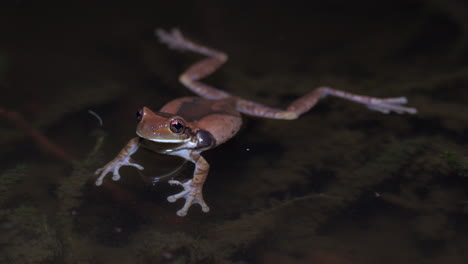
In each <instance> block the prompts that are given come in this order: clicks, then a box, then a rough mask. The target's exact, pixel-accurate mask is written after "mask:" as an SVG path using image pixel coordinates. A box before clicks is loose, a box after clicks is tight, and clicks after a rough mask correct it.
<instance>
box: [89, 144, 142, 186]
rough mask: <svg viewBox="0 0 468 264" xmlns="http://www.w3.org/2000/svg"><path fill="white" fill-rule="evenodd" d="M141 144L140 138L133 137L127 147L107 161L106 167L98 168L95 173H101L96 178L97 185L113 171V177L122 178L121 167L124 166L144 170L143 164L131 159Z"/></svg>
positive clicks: (116, 179) (115, 179) (114, 178)
mask: <svg viewBox="0 0 468 264" xmlns="http://www.w3.org/2000/svg"><path fill="white" fill-rule="evenodd" d="M139 146H140V138H139V137H134V138H132V139H131V140H130V141H129V142H128V143H127V145H125V147H123V148H122V150H121V151H120V152H119V154H117V156H116V157H115V158H114V159H113V160H111V161H110V162H109V163H107V164H106V165H105V166H104V167H102V168H99V169H97V170H96V172H95V173H94V174H96V175H97V174H100V175H99V178H98V179H97V180H96V185H98V186H99V185H101V184H102V180H103V179H104V177H105V176H106V175H107V174H108V173H109V172H111V171H112V174H113V176H112V179H113V180H114V181H118V180H119V179H120V174H119V169H120V167H122V166H133V167H136V168H137V169H139V170H143V166H141V165H139V164H136V163H134V162H132V161H131V158H130V156H131V155H132V154H133V153H135V152H136V151H137V150H138V148H139Z"/></svg>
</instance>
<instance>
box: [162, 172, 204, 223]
mask: <svg viewBox="0 0 468 264" xmlns="http://www.w3.org/2000/svg"><path fill="white" fill-rule="evenodd" d="M169 184H171V185H173V184H176V185H180V186H182V187H183V188H184V190H183V191H182V192H180V193H178V194H175V195H171V196H169V197H167V200H168V201H169V202H171V203H173V202H175V201H177V200H178V199H179V198H184V199H185V204H184V206H183V207H182V208H181V209H180V210H179V211H177V215H178V216H186V215H187V212H188V210H189V208H190V207H191V206H192V205H193V204H199V205H200V206H201V209H202V211H203V212H205V213H207V212H209V211H210V208H209V207H208V205H207V204H206V203H205V200H203V194H202V186H201V185H198V186H197V185H195V186H194V185H192V180H190V181H187V182H185V183H181V182H179V181H175V180H171V181H169Z"/></svg>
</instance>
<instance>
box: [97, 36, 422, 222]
mask: <svg viewBox="0 0 468 264" xmlns="http://www.w3.org/2000/svg"><path fill="white" fill-rule="evenodd" d="M155 35H156V36H157V38H158V39H159V41H160V42H161V43H163V44H165V45H167V46H168V47H169V48H170V49H175V50H179V51H190V52H194V53H198V54H199V55H203V56H205V57H204V58H202V59H200V60H199V61H197V62H195V63H194V64H192V65H191V66H189V67H188V69H187V70H185V71H184V72H183V73H182V74H181V75H180V76H179V81H180V82H181V83H182V84H183V85H184V86H185V87H186V88H188V89H189V90H191V91H192V92H194V93H195V94H196V95H197V96H191V97H181V98H178V99H174V100H172V101H170V102H168V103H166V104H165V105H163V106H162V108H160V109H159V110H158V111H152V110H151V109H150V108H148V107H146V106H144V107H142V108H141V109H140V110H139V111H138V112H137V114H136V118H137V121H138V125H137V127H136V135H137V136H136V137H134V138H132V139H130V141H129V142H128V143H127V144H126V145H125V146H124V147H123V148H122V150H121V151H120V152H119V153H118V154H117V156H116V157H115V158H114V159H113V160H111V161H110V162H108V163H107V164H106V165H104V166H103V167H102V168H99V169H97V170H96V171H95V174H96V175H99V176H98V178H97V179H96V182H95V184H96V185H98V186H99V185H101V184H102V183H103V180H104V178H105V176H106V175H107V174H109V173H112V179H113V180H114V181H117V180H119V179H120V174H119V169H120V168H121V167H123V166H133V167H135V168H136V169H138V170H143V169H144V168H143V166H142V165H140V164H138V163H137V162H136V161H134V160H133V159H132V158H131V156H132V155H133V154H134V153H135V152H136V151H137V150H138V149H139V148H140V147H145V148H149V149H151V150H154V151H155V152H158V153H161V154H166V155H173V156H178V157H181V158H183V159H185V160H186V161H190V162H192V163H194V165H195V167H194V171H193V176H192V178H191V179H189V180H186V181H184V182H182V181H178V180H175V179H172V180H169V181H168V182H169V184H171V185H178V186H180V187H182V189H183V190H182V191H181V192H179V193H177V194H174V195H171V196H168V197H167V200H168V201H169V202H171V203H173V202H176V201H177V200H179V199H181V198H183V199H184V200H185V202H184V204H183V206H182V208H181V209H179V210H178V211H177V213H176V214H177V215H178V216H181V217H182V216H186V215H187V213H188V210H189V208H190V207H191V206H192V205H194V204H198V205H200V207H201V210H202V212H205V213H206V212H209V211H210V207H209V206H208V205H207V203H206V202H205V200H204V197H203V186H204V183H205V181H206V179H207V176H208V172H209V170H210V164H209V163H208V162H207V160H206V159H205V158H204V157H203V156H202V155H201V153H202V152H204V151H207V150H211V149H213V148H215V147H218V146H219V145H221V144H223V143H225V142H226V141H228V140H229V139H231V138H232V137H234V136H235V135H236V134H237V133H238V132H239V130H240V128H241V125H242V116H241V114H244V115H248V116H253V117H260V118H269V119H279V120H294V119H297V118H299V117H300V116H301V115H302V114H304V113H306V112H308V111H309V110H310V109H312V108H313V107H314V106H315V105H316V104H317V102H318V101H319V100H320V99H323V98H325V97H327V96H333V97H338V98H342V99H344V100H348V101H352V102H355V103H359V104H362V105H364V106H366V107H367V108H369V109H370V110H374V111H379V112H381V113H384V114H388V113H390V112H394V113H396V114H416V113H417V110H416V108H413V107H408V106H405V104H407V99H406V97H404V96H402V97H388V98H378V97H371V96H367V95H359V94H354V93H350V92H347V91H344V90H338V89H333V88H330V87H318V88H315V89H313V90H311V91H310V92H309V93H306V94H305V95H303V96H302V97H299V98H298V99H296V100H294V101H292V102H291V103H290V104H289V106H287V107H286V108H285V109H281V108H274V107H270V106H267V105H264V104H261V103H258V102H255V101H251V100H247V99H244V98H241V97H239V96H235V95H232V94H230V93H228V92H225V91H222V90H220V89H217V88H215V87H213V86H210V85H208V84H205V83H204V82H202V81H200V80H201V79H203V78H205V77H207V76H209V75H210V74H212V73H214V72H215V71H216V70H217V69H218V68H219V67H220V66H221V65H223V64H224V63H226V61H227V60H228V55H227V54H226V53H224V52H222V51H219V50H216V49H214V48H211V47H208V46H205V45H202V44H198V43H196V42H194V41H192V40H191V39H189V38H187V37H186V36H184V35H183V34H182V33H181V31H180V30H178V29H177V28H174V29H171V30H167V31H166V30H164V29H156V30H155Z"/></svg>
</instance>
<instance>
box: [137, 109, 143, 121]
mask: <svg viewBox="0 0 468 264" xmlns="http://www.w3.org/2000/svg"><path fill="white" fill-rule="evenodd" d="M136 118H137V121H141V119H142V118H143V108H140V110H138V111H137V112H136Z"/></svg>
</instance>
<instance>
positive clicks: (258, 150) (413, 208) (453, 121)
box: [0, 0, 468, 264]
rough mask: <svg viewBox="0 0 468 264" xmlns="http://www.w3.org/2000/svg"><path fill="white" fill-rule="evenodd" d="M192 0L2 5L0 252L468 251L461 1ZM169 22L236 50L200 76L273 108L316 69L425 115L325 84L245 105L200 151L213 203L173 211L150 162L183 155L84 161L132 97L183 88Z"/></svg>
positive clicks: (158, 258)
mask: <svg viewBox="0 0 468 264" xmlns="http://www.w3.org/2000/svg"><path fill="white" fill-rule="evenodd" d="M199 2H202V1H186V2H183V3H182V1H177V2H176V1H173V2H172V3H171V1H164V2H157V1H153V2H152V3H150V4H145V5H137V4H131V3H130V2H127V3H125V5H121V6H118V5H117V4H112V5H111V4H109V5H108V6H107V7H106V8H103V7H98V6H97V4H95V3H94V1H81V2H77V3H75V4H74V6H70V7H67V8H58V7H57V6H56V7H55V8H51V9H47V8H45V5H46V3H44V2H41V3H40V4H39V2H36V3H33V1H16V2H14V1H13V2H11V3H10V5H11V6H9V7H4V8H2V9H1V10H0V33H1V37H0V39H1V41H0V87H1V91H2V93H1V96H0V117H1V119H0V145H1V152H0V153H1V157H0V158H1V162H0V234H1V235H0V263H273V264H284V263H287V264H290V263H292V264H296V263H325V264H332V263H333V264H337V263H340V264H341V263H430V264H432V263H434V264H435V263H467V262H468V255H467V253H466V252H467V250H468V240H467V238H466V237H467V234H468V226H467V224H466V223H467V221H468V216H467V212H468V204H467V202H468V193H467V191H466V190H467V186H468V178H467V177H468V150H467V146H468V140H467V132H468V129H467V128H468V114H466V113H468V106H467V102H468V89H467V88H466V86H467V84H468V48H467V47H468V45H467V44H468V43H467V42H468V35H467V31H468V16H467V10H468V6H467V4H466V3H465V1H455V0H452V1H337V0H334V1H326V3H325V2H324V1H316V2H313V3H308V4H307V5H303V4H300V3H295V2H284V1H283V2H278V3H271V2H255V3H251V2H247V1H236V2H234V1H232V3H223V4H222V3H218V2H216V1H203V3H199ZM2 5H3V4H2ZM50 6H52V5H50ZM172 27H178V28H180V29H181V30H182V32H184V33H185V34H186V35H187V36H188V37H190V38H192V39H194V40H196V41H198V42H200V43H204V44H207V45H209V46H212V47H215V48H217V49H220V50H223V51H225V52H226V53H227V54H229V56H230V57H229V58H230V59H229V62H228V63H227V64H226V65H225V66H223V67H222V68H221V69H220V70H219V71H217V72H216V73H215V74H214V75H212V76H210V77H208V78H206V79H205V81H206V82H207V83H209V84H210V85H213V86H215V87H218V88H220V89H223V90H225V91H228V92H229V93H232V94H235V95H238V96H241V97H244V98H248V99H250V100H254V101H257V102H261V103H264V104H267V105H271V106H275V107H285V106H287V105H288V103H289V102H291V101H292V100H294V99H295V98H297V97H299V96H301V95H303V94H305V93H307V92H308V91H311V90H312V89H314V88H315V87H318V86H322V85H326V86H330V87H333V88H336V89H342V90H345V91H348V92H354V93H359V94H365V95H370V96H378V97H387V96H388V97H396V96H406V97H407V98H408V99H409V105H410V106H413V107H416V108H418V110H419V112H418V114H417V115H397V114H389V115H384V114H381V113H378V112H375V111H369V110H368V109H366V108H365V107H362V106H361V105H358V104H354V103H350V102H347V101H344V100H341V99H337V98H327V99H325V100H323V101H321V102H320V103H319V104H318V105H317V106H316V107H314V108H313V109H312V110H311V111H310V112H308V113H306V114H304V115H303V116H301V117H300V118H299V119H298V120H295V121H281V120H267V119H260V118H245V123H244V125H243V128H242V130H241V131H240V132H239V134H238V135H237V136H236V137H235V138H233V139H232V140H231V141H229V142H227V143H226V144H224V145H222V146H220V147H219V148H216V149H213V150H210V151H208V152H206V153H204V154H203V155H204V157H205V158H206V159H207V160H208V162H209V163H210V165H211V168H210V174H209V177H208V180H207V182H206V184H205V186H204V189H203V191H204V197H205V200H206V202H207V203H208V205H209V206H210V208H211V211H210V212H209V213H207V214H205V213H202V212H201V210H200V207H199V206H197V205H195V206H193V207H192V208H191V209H190V211H189V214H188V216H186V217H184V218H180V217H178V216H176V214H175V212H176V211H177V210H178V209H180V207H181V206H182V205H183V202H182V201H178V202H176V203H174V204H173V203H168V202H167V200H166V197H167V196H169V195H173V194H175V193H177V192H179V191H180V187H176V186H169V184H168V183H167V182H165V181H161V182H160V183H157V184H152V183H151V178H150V177H151V176H158V175H162V174H165V173H168V172H171V171H172V170H174V169H176V168H177V167H178V166H180V164H181V163H182V161H181V160H180V159H176V158H171V157H167V156H163V155H160V154H155V153H152V152H150V151H147V150H141V151H139V152H138V153H137V154H136V155H135V156H134V157H135V159H136V160H138V161H139V162H140V163H141V164H142V165H143V166H144V167H145V170H144V171H143V172H141V173H139V172H138V171H137V170H136V169H135V168H132V167H124V168H122V169H121V170H120V172H121V175H122V179H121V180H120V181H117V182H114V181H112V180H111V177H110V176H108V177H107V178H106V180H105V183H104V184H103V185H102V186H100V187H97V186H95V185H94V180H95V176H94V174H93V173H94V171H95V170H96V169H97V168H99V167H101V166H103V165H104V164H105V163H106V162H108V161H109V160H111V159H112V158H113V157H114V156H115V155H116V154H117V153H118V151H119V150H120V149H121V148H122V147H123V146H124V145H125V144H126V142H127V141H128V140H129V139H130V138H132V137H134V136H135V135H134V131H135V126H136V120H135V112H136V110H137V109H139V108H140V107H141V106H148V107H150V108H152V109H158V108H159V107H161V106H162V105H163V104H164V103H165V102H167V101H169V100H172V99H174V98H177V97H182V96H188V95H192V93H191V92H190V91H189V90H187V89H185V88H184V87H183V86H182V85H181V84H179V83H178V81H177V78H178V75H179V74H180V73H181V72H183V70H184V69H185V68H187V67H188V66H189V65H190V64H191V63H193V62H195V61H196V60H197V59H200V57H199V56H197V55H194V54H189V53H179V52H177V51H173V50H169V49H167V47H165V46H164V45H162V44H160V43H158V41H157V40H156V38H155V36H154V30H155V29H156V28H165V29H169V28H172ZM88 110H92V111H94V112H96V113H98V114H99V116H100V117H101V118H102V119H103V122H104V126H103V127H100V126H99V123H98V121H97V119H96V118H95V117H93V116H92V115H90V114H89V113H88ZM192 173H193V165H191V164H189V163H187V164H185V165H184V166H183V167H182V168H181V169H180V170H179V171H178V172H177V173H176V174H177V175H176V176H177V178H178V179H183V178H190V177H191V175H192Z"/></svg>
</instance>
